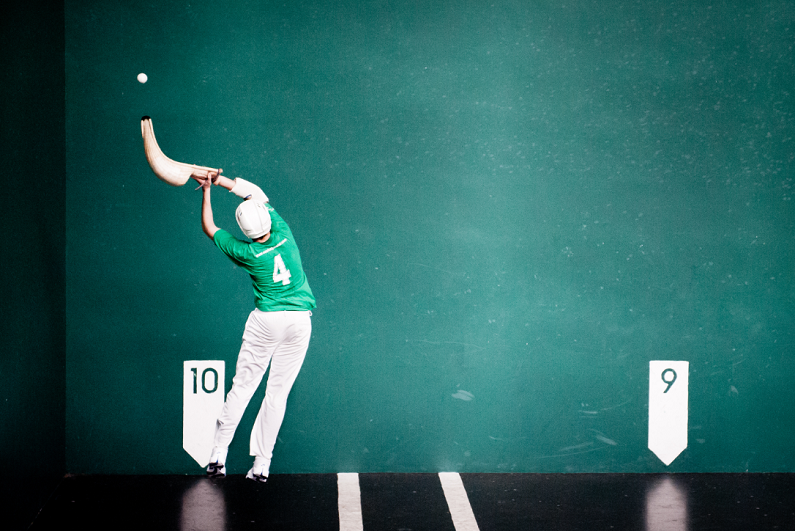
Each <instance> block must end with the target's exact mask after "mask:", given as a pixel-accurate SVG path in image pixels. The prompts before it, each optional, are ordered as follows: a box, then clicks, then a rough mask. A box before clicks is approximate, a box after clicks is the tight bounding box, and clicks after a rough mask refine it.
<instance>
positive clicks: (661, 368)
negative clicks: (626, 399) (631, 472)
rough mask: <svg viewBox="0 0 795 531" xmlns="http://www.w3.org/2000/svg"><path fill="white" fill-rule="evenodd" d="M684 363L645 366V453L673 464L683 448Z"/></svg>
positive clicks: (684, 417) (685, 381)
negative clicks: (647, 403)
mask: <svg viewBox="0 0 795 531" xmlns="http://www.w3.org/2000/svg"><path fill="white" fill-rule="evenodd" d="M689 370H690V363H689V362H687V361H650V362H649V450H651V451H652V452H654V455H656V456H657V457H659V458H660V461H662V462H663V463H665V466H668V465H670V464H671V463H673V461H674V459H676V458H677V457H678V456H679V454H681V453H682V451H683V450H684V449H685V448H687V411H688V393H687V387H688V376H689Z"/></svg>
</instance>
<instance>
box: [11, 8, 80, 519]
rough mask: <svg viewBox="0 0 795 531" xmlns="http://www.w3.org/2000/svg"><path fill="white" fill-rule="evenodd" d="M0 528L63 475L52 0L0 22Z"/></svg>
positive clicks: (58, 92)
mask: <svg viewBox="0 0 795 531" xmlns="http://www.w3.org/2000/svg"><path fill="white" fill-rule="evenodd" d="M0 27H2V31H0V42H1V43H2V51H3V68H2V72H0V101H2V109H3V111H2V113H3V114H2V117H3V123H2V127H0V146H2V147H0V150H1V151H2V165H3V177H2V193H0V198H2V199H0V201H2V206H1V207H0V216H2V226H3V230H4V241H3V245H2V260H1V261H0V263H2V272H3V281H2V283H0V286H2V287H1V288H0V289H1V290H2V292H1V293H0V304H2V310H1V311H0V315H2V319H0V337H2V355H0V419H2V428H1V429H0V454H1V455H2V456H3V460H4V472H5V476H6V477H5V480H4V481H3V486H2V487H0V489H2V490H1V492H2V499H3V524H2V525H3V528H4V529H27V527H28V525H29V524H30V522H31V521H32V520H33V518H34V517H35V515H36V513H37V512H38V510H39V508H41V506H42V505H43V504H44V502H45V501H46V500H47V498H48V497H49V496H50V495H51V494H52V492H53V491H54V490H55V488H56V485H57V484H58V482H59V481H60V479H61V478H63V476H64V473H65V450H64V442H65V441H64V430H65V377H66V376H65V364H66V350H65V331H64V329H65V323H66V318H65V316H64V310H65V298H64V285H65V281H64V254H65V249H66V244H65V229H64V218H65V205H64V192H65V185H64V182H65V181H64V164H65V159H66V157H65V148H64V55H63V54H64V33H63V4H62V3H61V2H47V1H31V2H26V3H16V4H13V5H6V6H4V7H3V16H2V17H0Z"/></svg>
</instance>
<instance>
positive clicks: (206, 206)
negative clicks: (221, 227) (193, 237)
mask: <svg viewBox="0 0 795 531" xmlns="http://www.w3.org/2000/svg"><path fill="white" fill-rule="evenodd" d="M214 176H215V174H210V175H208V178H207V179H205V180H204V181H203V182H202V185H201V188H202V230H203V231H204V233H205V234H206V235H207V236H208V237H209V238H210V239H211V240H212V239H213V236H215V233H216V232H218V227H216V226H215V222H214V221H213V204H212V201H211V197H210V195H211V192H212V189H213V183H212V177H214Z"/></svg>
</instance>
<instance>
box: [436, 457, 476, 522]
mask: <svg viewBox="0 0 795 531" xmlns="http://www.w3.org/2000/svg"><path fill="white" fill-rule="evenodd" d="M439 480H440V481H441V482H442V490H444V497H445V498H446V499H447V506H448V507H449V508H450V515H451V516H452V517H453V525H454V526H455V529H456V531H480V530H479V528H478V523H477V521H476V520H475V513H473V512H472V506H471V505H470V504H469V497H468V496H467V491H466V489H464V482H463V481H461V476H459V475H458V473H457V472H440V473H439Z"/></svg>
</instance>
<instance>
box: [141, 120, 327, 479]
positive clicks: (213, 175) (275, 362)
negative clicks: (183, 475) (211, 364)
mask: <svg viewBox="0 0 795 531" xmlns="http://www.w3.org/2000/svg"><path fill="white" fill-rule="evenodd" d="M141 136H142V138H143V141H144V152H145V153H146V159H147V161H148V162H149V166H150V167H151V168H152V171H153V172H154V174H155V175H156V176H157V177H158V178H159V179H161V180H163V181H164V182H166V183H168V184H170V185H171V186H183V185H184V184H185V183H186V182H188V181H189V180H190V179H191V178H193V179H195V180H196V181H197V182H199V184H200V185H201V186H200V187H201V188H202V219H201V222H202V230H204V233H205V234H206V235H207V236H208V237H210V239H212V240H213V242H214V243H215V245H216V246H217V247H218V248H219V249H220V250H221V251H223V253H224V254H226V255H227V256H228V257H229V258H230V259H231V260H232V262H234V263H235V264H236V265H238V266H240V267H242V268H243V269H244V270H245V271H246V272H247V273H248V274H249V275H250V276H251V281H252V283H253V285H254V296H255V309H254V310H253V311H252V312H251V314H249V317H248V321H247V322H246V328H245V331H244V332H243V344H242V346H241V347H240V353H239V354H238V358H237V366H236V367H235V378H234V380H233V381H232V389H230V390H229V393H228V394H227V395H226V401H225V402H224V407H223V410H222V412H221V416H220V418H219V419H218V422H217V424H216V430H215V441H214V445H215V446H214V448H213V451H212V455H211V457H210V464H209V465H208V466H207V474H208V475H210V476H215V477H219V476H220V477H222V476H225V475H226V455H227V449H228V448H229V443H230V442H231V441H232V438H233V437H234V435H235V429H236V428H237V426H238V424H239V423H240V419H241V418H242V416H243V412H244V411H245V409H246V406H247V405H248V403H249V401H250V400H251V397H252V395H253V394H254V392H255V391H256V390H257V388H258V387H259V384H260V382H261V381H262V377H263V376H264V375H265V371H266V370H267V369H268V365H269V364H270V368H271V369H270V374H269V376H268V383H267V387H266V390H265V399H264V400H263V401H262V406H261V408H260V411H259V414H258V415H257V420H256V421H255V422H254V428H253V429H252V431H251V455H252V456H253V457H254V466H252V467H251V470H249V471H248V474H246V477H247V478H249V479H253V480H255V481H259V482H262V483H264V482H265V481H267V479H268V474H269V471H270V464H271V458H272V457H273V446H274V444H275V443H276V436H277V435H278V434H279V428H281V425H282V421H283V420H284V413H285V409H286V407H287V396H288V395H289V394H290V390H291V389H292V387H293V383H294V382H295V379H296V377H297V376H298V372H299V371H300V370H301V366H302V365H303V362H304V357H305V356H306V350H307V348H308V347H309V336H310V335H311V333H312V323H311V320H310V317H311V316H312V312H311V310H312V309H313V308H315V297H314V295H313V294H312V290H311V289H310V287H309V283H308V282H307V280H306V275H305V274H304V269H303V267H302V266H301V256H300V255H299V253H298V247H297V246H296V244H295V238H294V237H293V233H292V232H291V231H290V228H289V227H288V226H287V224H286V223H285V222H284V220H283V219H282V218H281V216H279V214H277V213H276V211H275V210H274V209H273V207H271V206H270V205H269V204H268V197H267V196H266V195H265V193H264V192H263V191H262V190H261V189H260V187H259V186H257V185H255V184H252V183H250V182H248V181H245V180H243V179H241V178H239V177H238V178H237V179H234V180H232V179H228V178H226V177H223V176H221V170H220V169H213V168H208V167H206V166H197V165H195V164H186V163H183V162H177V161H175V160H172V159H170V158H168V157H167V156H166V155H165V154H164V153H163V152H162V150H161V149H160V146H158V144H157V139H156V138H155V132H154V128H153V126H152V119H151V118H150V117H149V116H144V117H143V118H141ZM213 185H216V186H221V187H222V188H226V189H227V190H229V191H230V192H232V193H234V194H235V195H237V196H238V197H240V198H242V199H243V202H242V203H241V204H240V206H239V207H238V208H237V212H236V215H235V217H236V218H237V223H238V225H240V229H241V230H242V231H243V233H244V234H245V235H246V236H247V237H249V238H251V240H252V241H251V242H244V241H242V240H238V239H237V238H235V237H234V236H232V235H231V234H229V233H228V232H227V231H225V230H223V229H219V228H218V227H217V226H216V225H215V223H214V221H213V209H212V203H211V201H210V196H211V191H212V187H213Z"/></svg>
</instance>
